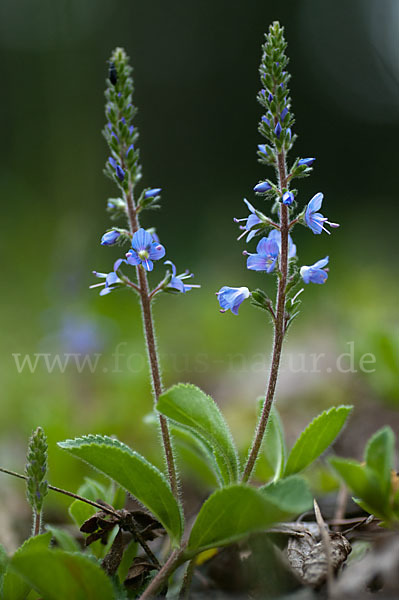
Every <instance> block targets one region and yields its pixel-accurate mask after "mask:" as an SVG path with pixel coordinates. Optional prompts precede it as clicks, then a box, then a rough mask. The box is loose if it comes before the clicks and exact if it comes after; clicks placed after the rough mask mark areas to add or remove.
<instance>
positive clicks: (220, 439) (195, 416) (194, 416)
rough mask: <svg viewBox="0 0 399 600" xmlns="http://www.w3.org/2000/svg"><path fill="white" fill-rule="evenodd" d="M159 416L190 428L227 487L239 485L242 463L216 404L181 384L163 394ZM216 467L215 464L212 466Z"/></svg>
mask: <svg viewBox="0 0 399 600" xmlns="http://www.w3.org/2000/svg"><path fill="white" fill-rule="evenodd" d="M157 410H159V412H160V413H162V414H163V415H165V416H166V417H168V418H169V419H172V420H173V421H175V422H176V423H178V424H179V425H180V426H181V427H185V428H187V429H188V430H189V431H190V432H191V433H192V434H193V435H195V436H197V437H198V439H199V442H201V444H202V445H204V444H205V445H206V446H207V447H208V448H209V449H210V453H211V455H212V454H213V456H214V458H215V461H216V463H217V467H218V471H219V473H218V475H219V478H220V479H221V480H222V482H223V483H224V484H226V485H227V484H230V483H233V482H236V481H237V479H238V475H239V462H238V456H237V450H236V448H235V445H234V442H233V438H232V436H231V433H230V430H229V428H228V425H227V423H226V421H225V420H224V418H223V416H222V413H221V412H220V410H219V408H218V406H217V404H216V403H215V401H214V400H213V399H212V398H211V397H210V396H208V395H207V394H205V393H204V392H203V391H202V390H200V389H199V388H198V387H196V386H195V385H191V384H183V383H179V384H178V385H175V386H173V387H171V388H170V389H169V390H167V391H166V392H164V393H163V394H161V396H160V397H159V400H158V403H157ZM212 467H214V464H212Z"/></svg>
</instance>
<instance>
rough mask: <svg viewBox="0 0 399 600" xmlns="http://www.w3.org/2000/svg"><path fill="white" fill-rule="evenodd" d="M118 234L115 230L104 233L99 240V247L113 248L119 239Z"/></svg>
mask: <svg viewBox="0 0 399 600" xmlns="http://www.w3.org/2000/svg"><path fill="white" fill-rule="evenodd" d="M120 235H121V234H120V233H119V231H115V229H112V230H111V231H107V232H106V233H104V235H103V237H102V238H101V245H102V246H113V245H114V244H115V243H116V241H117V240H118V238H119V237H120Z"/></svg>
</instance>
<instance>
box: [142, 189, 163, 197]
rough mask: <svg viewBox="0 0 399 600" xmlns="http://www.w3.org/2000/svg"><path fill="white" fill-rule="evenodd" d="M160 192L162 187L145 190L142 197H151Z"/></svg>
mask: <svg viewBox="0 0 399 600" xmlns="http://www.w3.org/2000/svg"><path fill="white" fill-rule="evenodd" d="M161 192H162V188H153V189H152V190H147V191H146V193H145V194H144V198H153V197H154V196H158V195H159V194H160V193H161Z"/></svg>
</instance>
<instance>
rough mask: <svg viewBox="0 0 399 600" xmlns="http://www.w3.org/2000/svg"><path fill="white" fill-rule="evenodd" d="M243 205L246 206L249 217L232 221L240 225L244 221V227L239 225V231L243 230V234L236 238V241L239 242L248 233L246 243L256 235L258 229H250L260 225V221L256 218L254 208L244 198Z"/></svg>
mask: <svg viewBox="0 0 399 600" xmlns="http://www.w3.org/2000/svg"><path fill="white" fill-rule="evenodd" d="M244 202H245V204H246V205H247V206H248V208H249V211H250V213H251V214H250V215H249V217H245V218H244V219H234V221H235V222H236V223H240V222H241V221H245V225H240V229H243V232H242V234H241V235H240V236H238V238H237V239H238V240H240V239H241V238H242V237H243V236H244V235H246V234H247V233H248V237H247V242H249V241H251V240H252V238H253V237H254V236H255V235H256V234H257V233H258V231H259V229H252V228H253V227H255V225H258V224H259V223H262V220H261V219H260V218H259V217H258V215H257V214H256V212H255V208H254V207H253V206H252V204H250V203H249V202H248V200H247V199H246V198H244Z"/></svg>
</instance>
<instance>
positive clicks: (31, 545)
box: [2, 533, 51, 600]
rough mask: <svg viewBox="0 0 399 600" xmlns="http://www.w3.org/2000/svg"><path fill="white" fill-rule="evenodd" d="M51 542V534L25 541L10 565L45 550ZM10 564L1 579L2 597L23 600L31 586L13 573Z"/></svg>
mask: <svg viewBox="0 0 399 600" xmlns="http://www.w3.org/2000/svg"><path fill="white" fill-rule="evenodd" d="M50 541H51V533H44V534H43V535H36V536H35V537H31V538H29V539H28V540H26V541H25V542H24V543H23V544H22V546H20V547H19V548H18V550H16V552H15V554H14V556H13V557H12V559H11V561H12V564H13V563H14V561H15V560H18V558H19V557H20V556H24V555H25V554H26V553H29V552H37V551H38V550H42V549H47V547H48V545H49V543H50ZM12 564H11V563H9V566H8V568H7V571H6V573H5V575H4V579H3V595H2V598H4V600H5V599H6V598H7V600H25V598H26V596H27V595H28V593H29V591H30V590H31V588H32V586H31V585H30V584H29V583H28V582H27V581H26V580H25V578H23V577H22V576H21V575H20V574H19V573H16V572H14V570H13V569H12Z"/></svg>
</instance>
